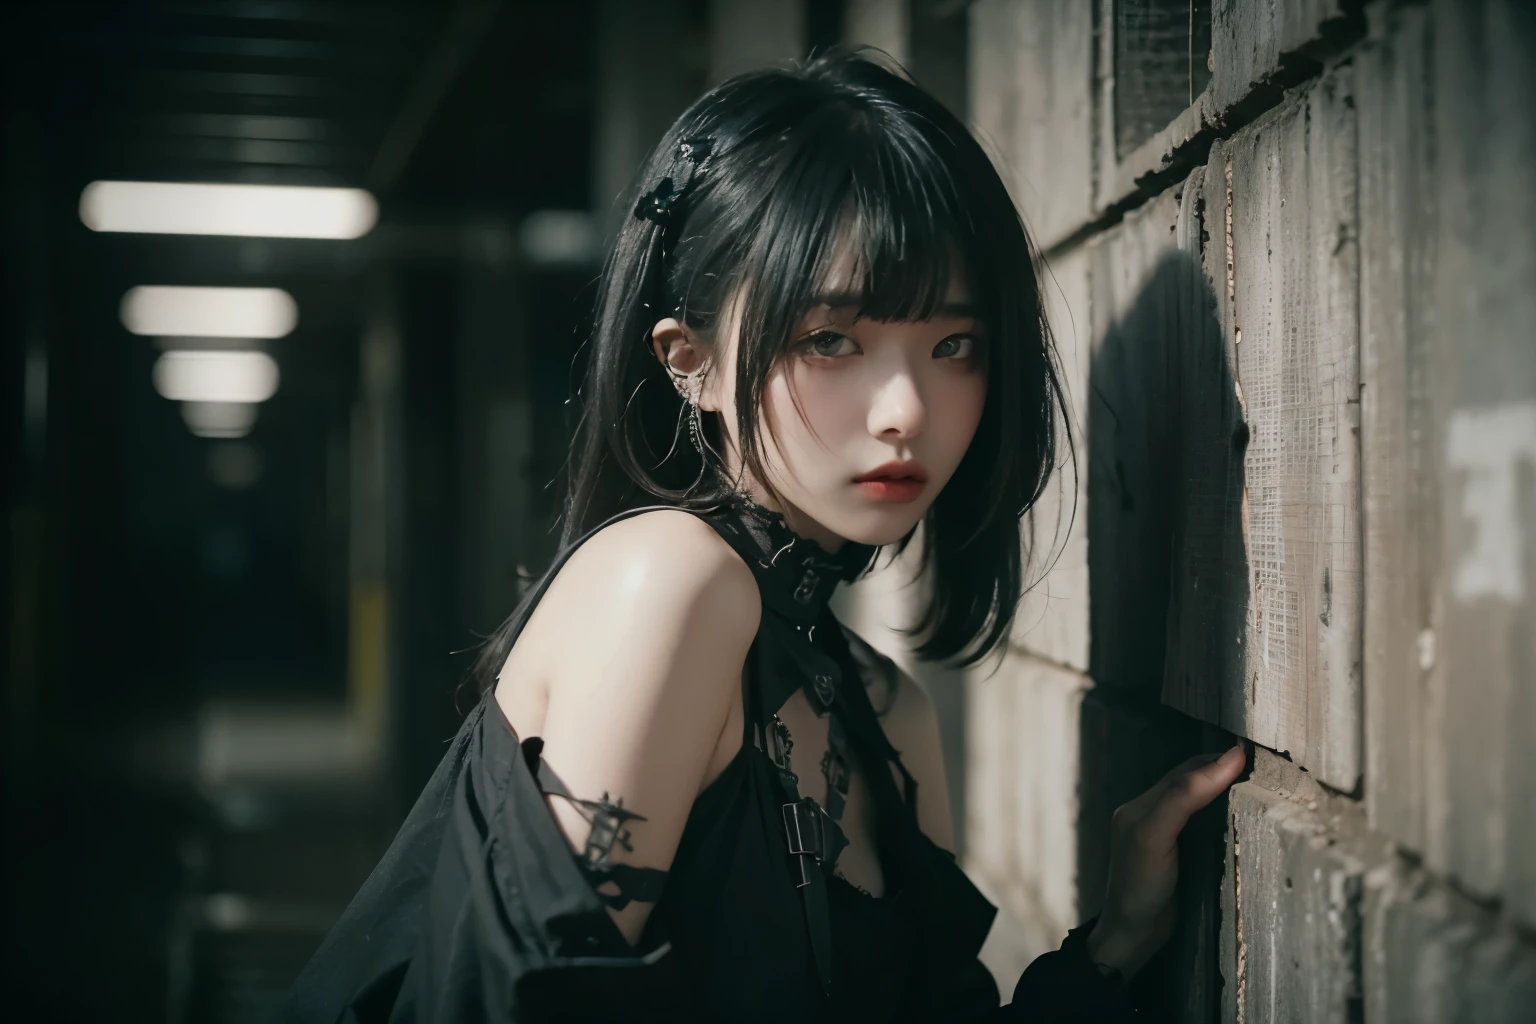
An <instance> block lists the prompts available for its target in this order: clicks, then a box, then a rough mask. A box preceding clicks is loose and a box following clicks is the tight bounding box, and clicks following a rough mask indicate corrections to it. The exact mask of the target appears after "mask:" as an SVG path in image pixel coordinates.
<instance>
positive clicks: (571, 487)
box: [476, 50, 1067, 685]
mask: <svg viewBox="0 0 1536 1024" xmlns="http://www.w3.org/2000/svg"><path fill="white" fill-rule="evenodd" d="M882 56H883V55H878V52H876V53H875V54H871V53H870V51H867V50H859V51H854V52H848V51H843V50H835V51H832V52H830V53H827V54H824V55H821V56H819V57H815V58H812V59H810V60H808V61H805V62H800V63H796V64H793V65H789V66H786V67H780V68H773V69H767V70H761V71H755V72H751V73H748V74H744V75H740V76H738V77H736V78H732V79H730V80H729V81H727V82H724V83H723V84H721V85H719V86H717V87H715V88H714V89H712V90H711V91H710V92H709V93H707V94H706V95H705V96H703V97H702V98H701V99H699V100H698V101H697V102H695V103H694V104H693V106H691V107H690V108H689V109H688V110H687V111H686V112H685V113H683V115H682V116H681V117H679V118H678V119H677V121H676V122H675V123H674V124H673V125H672V127H671V129H669V130H668V132H667V133H666V135H665V136H664V137H663V138H662V140H661V141H660V143H659V144H658V145H657V146H656V148H655V150H654V151H653V152H652V153H651V155H650V157H649V158H648V159H647V160H646V162H645V164H644V165H643V166H642V167H641V169H640V172H639V174H638V175H637V177H636V180H635V183H634V186H633V188H632V189H631V193H630V196H629V198H628V199H627V201H626V206H625V207H624V210H625V213H626V216H625V218H624V223H623V224H622V225H621V226H620V227H619V229H618V233H617V237H616V238H615V240H614V242H613V246H612V249H611V251H610V253H609V256H608V259H607V262H606V264H605V266H604V270H603V275H602V279H601V283H600V286H599V295H598V300H597V309H596V318H595V323H594V327H593V331H592V336H591V339H590V342H589V344H590V350H589V352H588V364H587V369H586V378H585V384H584V386H583V387H582V389H581V391H580V396H581V400H582V418H581V420H580V422H579V424H578V426H577V431H576V436H575V439H574V441H573V444H572V448H571V455H570V460H569V462H568V465H567V481H566V484H567V489H566V504H565V511H564V516H563V523H562V527H563V529H562V533H561V543H562V545H564V544H569V543H570V542H572V541H573V540H575V539H577V538H579V537H580V536H581V535H582V534H583V533H585V532H586V531H587V530H589V529H590V528H592V527H593V526H596V525H597V524H599V523H601V522H602V521H603V520H605V519H606V518H608V517H609V516H612V515H614V514H615V513H617V512H620V511H622V510H624V509H627V508H633V507H637V506H640V505H645V504H661V503H665V504H672V505H678V506H684V507H693V508H707V507H709V506H712V505H715V504H717V503H719V502H720V501H722V500H723V499H725V498H727V497H728V496H730V495H731V494H732V492H733V491H734V489H735V487H736V484H737V482H736V481H732V480H728V479H726V478H725V477H724V475H723V474H722V473H720V472H719V471H718V467H717V466H716V465H714V464H713V462H714V460H712V459H711V458H710V457H709V456H705V457H702V458H701V457H700V455H699V454H698V453H697V452H696V451H695V449H694V448H693V447H692V446H691V445H690V444H688V443H687V441H686V440H685V441H684V442H683V443H681V444H679V443H678V435H679V425H680V422H681V418H682V412H683V408H682V405H681V401H680V399H679V397H678V394H677V392H676V391H675V390H674V388H673V386H672V384H671V382H670V380H669V379H668V374H667V371H666V368H665V367H663V366H662V365H661V363H660V362H659V361H658V360H657V359H656V358H655V356H654V354H653V352H652V350H651V331H652V328H653V327H654V326H655V324H656V323H657V321H658V320H661V319H663V318H665V317H668V316H675V317H677V318H678V320H680V321H681V322H682V323H683V324H684V325H686V326H687V328H688V329H689V332H690V334H692V335H693V336H695V337H696V338H698V339H701V340H702V342H703V344H704V345H705V346H706V347H709V346H711V345H712V343H713V339H714V332H715V329H716V328H717V326H719V323H720V318H721V316H722V314H723V313H724V311H725V308H726V306H727V304H728V303H729V302H730V301H731V300H732V299H733V297H736V296H737V294H738V292H739V293H740V294H739V299H740V301H741V319H740V333H739V343H738V347H737V353H736V370H737V373H736V396H735V400H736V403H735V404H736V410H737V417H738V421H737V424H736V427H737V431H736V433H737V437H738V438H740V440H741V449H742V452H741V454H742V462H743V464H744V468H747V469H750V470H751V471H752V473H753V476H754V477H755V478H756V479H757V480H759V481H766V480H767V475H766V474H765V473H764V472H762V461H761V460H762V447H761V440H760V438H759V436H758V433H757V423H758V410H759V405H760V403H761V398H762V394H763V392H764V389H765V383H766V381H767V380H768V378H769V376H770V374H771V371H772V370H773V369H774V368H775V366H776V365H777V364H778V362H779V361H780V360H781V359H782V358H784V357H785V355H786V349H787V347H788V345H789V342H790V340H791V338H790V336H791V333H792V332H793V331H794V329H795V327H796V325H798V324H799V322H800V321H801V319H802V318H803V317H804V316H805V315H806V314H807V313H808V312H810V310H811V309H812V308H813V306H815V304H816V302H817V299H818V294H819V291H820V288H821V286H823V285H824V284H825V283H826V281H827V277H828V275H829V273H830V271H831V268H832V265H833V260H834V256H835V254H836V252H837V251H839V247H840V246H842V245H851V250H850V251H851V252H852V253H853V255H854V262H855V274H854V280H853V281H852V282H851V287H850V288H849V289H848V290H851V291H852V293H853V294H855V295H857V296H858V297H859V305H860V309H859V315H860V316H863V317H869V318H872V319H876V320H882V321H913V320H924V319H928V318H929V317H931V316H932V315H933V314H934V313H935V312H936V311H937V310H938V309H939V307H940V306H942V305H943V304H944V302H945V300H946V298H947V296H948V293H949V283H950V279H951V277H953V276H954V275H964V278H965V280H966V281H967V283H968V284H969V285H970V291H971V299H972V302H973V303H974V304H975V306H976V316H977V318H978V319H979V320H980V321H981V322H982V323H983V324H984V325H985V327H986V332H987V342H986V345H985V350H986V357H985V358H986V375H987V395H986V402H985V405H984V407H983V411H982V416H981V420H980V423H979V425H978V427H977V431H976V435H975V437H974V439H973V440H972V442H971V445H970V448H969V449H968V450H967V451H966V454H965V456H964V458H963V459H962V460H961V462H960V465H959V467H958V468H957V469H956V471H955V473H954V475H953V476H952V477H951V479H950V480H949V482H948V484H947V485H946V486H945V487H944V489H943V490H942V491H941V492H940V493H939V495H938V497H937V498H936V499H935V501H934V503H933V505H932V506H931V507H930V509H929V510H928V512H927V513H926V515H925V518H924V520H923V540H924V545H923V547H924V550H923V557H922V563H921V569H920V572H921V573H922V574H923V575H925V576H927V577H928V579H929V587H928V593H929V594H930V596H931V600H930V602H929V605H928V607H927V608H926V609H925V610H924V611H923V614H922V615H921V616H920V618H919V620H918V622H917V623H916V624H915V626H914V627H913V628H912V629H911V630H910V631H909V632H910V633H911V634H912V635H914V636H919V637H921V643H920V645H919V646H918V647H917V649H916V653H917V655H918V656H919V657H920V658H923V659H925V660H930V661H937V660H944V659H948V660H951V661H953V662H954V663H956V664H957V665H971V664H974V663H976V662H977V661H980V660H981V659H983V658H984V657H986V656H987V655H988V654H989V653H990V652H992V651H993V650H994V649H996V648H997V646H998V645H999V644H1000V643H1002V642H1004V640H1005V639H1006V637H1007V636H1008V633H1009V630H1010V628H1011V624H1012V620H1013V616H1014V611H1015V608H1016V606H1017V605H1018V602H1019V598H1020V595H1021V593H1022V590H1023V574H1024V568H1025V560H1024V554H1023V547H1022V545H1023V538H1022V536H1021V534H1022V528H1023V527H1022V523H1021V518H1022V517H1023V515H1024V514H1025V513H1026V512H1027V511H1028V510H1029V509H1030V508H1031V507H1032V506H1033V504H1034V503H1035V501H1036V500H1037V499H1038V498H1039V496H1040V494H1041V492H1042V490H1043V489H1044V486H1045V483H1046V481H1047V479H1048V477H1049V475H1050V472H1051V470H1052V468H1053V467H1054V465H1055V452H1056V444H1057V430H1058V429H1062V430H1064V431H1065V430H1066V428H1067V421H1066V416H1065V415H1064V414H1065V404H1064V398H1063V395H1062V391H1061V387H1060V382H1059V376H1058V371H1057V367H1056V361H1055V355H1054V348H1053V345H1052V342H1051V336H1050V330H1049V327H1048V325H1047V323H1046V320H1045V315H1044V310H1043V307H1042V303H1041V299H1040V288H1039V284H1038V281H1037V278H1036V275H1035V269H1034V266H1035V264H1034V255H1035V254H1034V252H1033V250H1032V247H1031V243H1030V241H1029V238H1028V236H1027V234H1026V232H1025V229H1024V225H1023V222H1022V221H1021V219H1020V217H1019V214H1018V211H1017V210H1016V208H1015V207H1014V205H1013V202H1012V200H1011V198H1010V197H1009V194H1008V191H1007V189H1006V188H1005V186H1004V185H1003V182H1002V180H1001V179H1000V178H999V176H998V174H997V171H996V169H995V168H994V167H993V166H992V163H991V161H990V160H989V159H988V158H987V156H986V154H985V153H984V152H983V150H982V148H981V146H980V145H979V144H978V143H977V142H976V140H975V139H974V138H973V137H972V136H971V134H970V132H969V131H967V129H966V128H965V126H964V125H963V124H962V123H961V122H960V121H959V120H958V119H957V118H956V117H955V116H954V115H953V114H952V113H950V112H949V111H948V110H947V109H946V108H945V107H944V106H943V105H942V104H941V103H939V102H938V101H937V100H935V99H934V98H933V97H932V96H930V95H929V94H928V93H927V92H925V91H924V90H923V89H921V88H920V87H918V86H917V85H916V84H914V83H913V82H912V81H910V80H909V79H908V78H906V77H904V75H903V74H901V73H900V72H899V69H897V68H895V66H894V65H891V66H886V64H885V63H884V62H883V61H882V59H881V57H882ZM691 140H707V141H706V142H705V145H707V147H708V155H707V157H705V158H703V159H702V162H697V161H698V160H699V157H698V149H697V146H695V147H693V149H691V150H690V147H689V146H688V145H686V144H687V143H690V141H691ZM690 154H691V156H690ZM680 183H685V184H687V186H688V187H687V188H686V191H682V192H679V191H676V190H677V189H678V188H679V186H680ZM658 186H660V189H661V193H662V194H663V195H666V194H668V189H669V188H671V189H672V190H673V192H672V195H673V199H672V202H671V204H670V208H669V209H668V210H667V211H666V214H667V215H666V216H654V217H645V216H641V215H639V213H637V214H636V215H635V216H628V215H627V214H628V211H629V210H634V209H636V203H637V200H639V197H642V196H645V197H647V198H646V208H647V209H649V208H652V207H654V206H655V204H654V202H653V201H652V200H653V198H654V196H655V195H656V194H657V189H658ZM839 290H840V291H841V290H844V289H841V288H840V289H839ZM1058 411H1060V412H1061V413H1063V415H1062V417H1061V421H1060V424H1059V425H1058V421H1057V413H1058ZM715 420H716V417H715V416H714V415H706V416H705V424H704V432H705V436H706V439H707V440H708V442H709V447H710V448H712V449H713V450H714V451H716V452H718V451H720V450H721V440H722V433H721V431H720V429H719V424H718V423H716V422H714V421H715ZM914 532H915V531H914ZM912 536H913V534H912V533H909V534H908V535H907V536H906V537H904V538H902V539H901V541H900V542H899V545H898V550H902V549H904V548H905V547H906V545H907V544H908V542H909V541H910V540H911V539H912ZM866 568H867V567H866ZM515 619H516V616H514V618H513V620H509V623H508V626H504V627H503V629H502V630H501V631H500V632H499V633H498V634H496V635H495V636H493V637H492V639H491V641H490V643H488V644H487V646H486V648H485V649H484V651H483V652H482V656H481V659H480V661H479V662H478V663H477V665H476V674H477V675H478V676H479V678H480V681H481V684H482V685H491V684H492V683H493V682H494V678H495V675H496V673H497V672H499V671H500V668H501V663H502V661H503V660H504V659H505V657H506V655H507V653H508V650H509V648H510V645H511V641H512V640H513V639H514V638H513V637H511V636H509V635H508V634H509V632H510V625H511V622H512V621H514V620H515Z"/></svg>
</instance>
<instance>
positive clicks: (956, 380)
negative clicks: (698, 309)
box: [701, 275, 987, 550]
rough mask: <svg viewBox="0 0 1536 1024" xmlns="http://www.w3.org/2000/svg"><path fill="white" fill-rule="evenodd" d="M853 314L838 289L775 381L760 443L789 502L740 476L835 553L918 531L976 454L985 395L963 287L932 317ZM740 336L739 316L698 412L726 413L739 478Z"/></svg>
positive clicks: (724, 336)
mask: <svg viewBox="0 0 1536 1024" xmlns="http://www.w3.org/2000/svg"><path fill="white" fill-rule="evenodd" d="M837 276H838V275H834V280H835V279H836V277H837ZM844 279H846V277H845V278H844ZM856 312H857V297H848V296H846V295H840V294H838V292H837V291H836V288H835V286H834V288H833V289H832V290H830V291H829V293H828V294H826V295H825V296H824V297H823V301H822V303H821V304H820V305H818V306H817V307H816V308H814V309H812V311H811V312H810V313H809V314H808V315H807V316H806V317H805V319H804V320H802V321H801V323H800V324H799V326H798V328H797V330H796V331H795V334H794V336H793V338H792V340H791V343H790V347H789V351H788V353H787V354H786V357H785V358H784V359H783V360H782V361H781V362H780V364H779V365H778V366H777V367H776V368H775V369H774V370H773V372H772V374H771V375H770V376H769V378H768V381H767V384H766V387H765V389H764V395H763V403H762V407H761V409H760V410H759V436H760V437H761V440H762V448H763V454H764V466H765V469H766V470H767V475H768V480H767V483H768V484H770V485H771V486H772V488H773V489H774V490H775V491H776V492H777V493H778V494H779V495H781V496H782V497H783V499H784V500H783V502H773V501H772V500H771V499H769V498H768V497H767V495H766V493H765V491H764V490H763V489H762V487H761V483H762V481H756V480H753V479H751V478H750V477H748V478H744V485H745V486H746V487H747V489H748V490H749V491H751V492H752V493H753V497H754V498H755V499H756V500H758V501H760V502H762V503H763V504H765V505H768V506H770V507H775V506H782V505H786V504H787V506H788V507H787V508H786V507H780V508H779V511H782V512H784V513H785V515H786V518H787V519H788V521H789V525H790V526H791V527H792V528H793V529H795V530H796V531H797V532H798V533H800V534H801V535H802V536H806V537H810V538H811V539H813V540H816V541H818V542H819V543H821V544H822V545H823V546H824V547H827V548H828V549H829V550H834V549H836V548H837V547H838V546H840V545H841V543H842V542H843V541H844V540H852V541H856V542H858V543H863V544H889V543H893V542H894V541H897V540H899V539H900V538H901V537H902V536H904V535H905V534H906V533H907V532H908V531H909V530H911V529H912V527H914V526H915V525H916V524H917V523H918V521H919V520H920V519H922V517H923V514H924V513H925V512H926V511H927V510H928V507H929V506H930V505H931V504H933V500H934V498H935V497H936V496H937V495H938V493H939V491H940V490H942V489H943V487H944V485H945V484H946V483H948V481H949V478H950V477H951V476H952V475H953V474H954V472H955V468H956V467H957V466H958V465H959V464H960V460H961V458H962V457H963V456H964V455H965V452H966V449H967V448H969V447H970V444H971V439H972V437H974V436H975V433H976V426H977V424H978V423H979V422H980V420H981V411H982V406H983V404H984V403H985V401H986V394H987V385H986V364H985V345H984V341H985V339H984V335H983V333H982V327H981V325H980V323H979V322H978V321H977V320H976V319H975V317H974V315H973V311H972V309H971V307H970V296H969V295H968V294H967V290H966V287H965V285H964V284H963V283H960V282H957V283H956V284H954V285H952V287H951V289H950V294H949V296H948V299H947V301H946V303H945V305H944V307H943V308H941V309H940V310H939V311H938V312H937V313H936V314H935V316H934V317H933V319H931V320H924V321H918V322H906V323H887V322H882V321H878V320H866V319H856ZM736 335H737V327H736V317H735V316H734V315H733V316H731V317H729V318H727V323H726V326H725V329H723V330H721V331H720V333H719V336H718V345H717V350H716V352H715V353H714V358H713V359H712V360H711V363H712V367H711V370H710V372H709V376H708V377H707V378H706V383H705V392H704V400H703V402H702V403H701V405H702V407H703V408H705V409H707V410H712V411H718V412H719V413H720V414H721V417H720V418H721V424H722V426H723V427H724V429H725V430H726V433H727V434H728V436H729V441H730V451H729V452H728V453H727V454H728V459H729V461H730V469H731V470H732V471H733V472H737V471H739V468H740V460H739V456H738V454H737V453H738V452H739V444H738V443H737V438H736V436H735V426H736V410H735V405H734V396H735V386H736V384H735V367H736V355H735V346H736ZM710 378H713V379H710ZM872 476H873V477H874V478H873V479H871V477H872Z"/></svg>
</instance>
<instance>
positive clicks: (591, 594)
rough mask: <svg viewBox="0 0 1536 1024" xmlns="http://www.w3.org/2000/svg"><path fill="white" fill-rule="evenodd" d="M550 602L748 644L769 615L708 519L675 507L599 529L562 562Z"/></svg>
mask: <svg viewBox="0 0 1536 1024" xmlns="http://www.w3.org/2000/svg"><path fill="white" fill-rule="evenodd" d="M544 601H545V602H547V603H550V604H552V605H553V606H555V607H563V608H565V609H569V610H572V611H577V612H579V614H581V615H582V616H583V617H584V618H586V619H587V620H588V622H589V623H593V624H595V623H599V622H602V623H606V624H607V625H610V626H613V625H617V624H618V623H617V622H616V621H615V619H614V617H613V616H614V615H617V616H618V617H619V619H620V620H623V619H628V618H630V617H631V615H638V616H639V617H640V618H641V619H642V620H643V621H644V622H645V623H647V624H648V626H649V629H650V630H651V631H653V632H655V633H658V634H665V633H668V632H672V631H684V630H686V631H690V632H698V631H714V630H724V631H725V633H726V636H727V637H728V638H730V637H734V638H738V639H739V638H743V637H744V638H746V640H748V641H750V639H751V637H752V636H753V635H754V634H755V633H756V632H757V625H758V621H759V620H760V618H761V615H762V608H761V601H760V598H759V595H758V590H757V582H756V580H755V579H753V576H752V570H751V569H749V568H748V567H747V564H746V563H745V562H743V561H742V560H741V557H740V556H739V555H737V554H736V552H735V551H734V550H733V549H732V548H731V546H730V545H729V544H727V543H726V542H725V541H724V540H723V539H721V537H720V535H719V534H717V533H716V532H715V531H714V529H713V528H711V527H710V525H709V524H708V523H706V522H704V521H703V520H702V519H700V518H699V517H698V516H695V515H693V514H692V513H690V512H684V511H681V510H674V509H661V510H658V511H655V512H645V513H642V514H641V515H638V516H632V517H631V518H629V519H625V520H621V521H620V522H617V523H614V524H612V525H611V526H607V527H605V528H604V529H602V530H599V531H598V532H597V533H596V534H594V535H593V536H592V537H590V538H588V539H587V541H586V543H584V544H583V545H582V546H581V547H580V548H579V549H577V551H576V552H575V553H574V554H573V555H572V556H571V558H570V561H568V562H567V563H566V564H565V566H564V567H562V569H561V570H560V572H559V574H558V575H557V576H556V577H555V579H554V581H553V582H552V583H551V585H550V589H549V592H548V593H547V594H546V595H545V598H544ZM599 616H602V617H599Z"/></svg>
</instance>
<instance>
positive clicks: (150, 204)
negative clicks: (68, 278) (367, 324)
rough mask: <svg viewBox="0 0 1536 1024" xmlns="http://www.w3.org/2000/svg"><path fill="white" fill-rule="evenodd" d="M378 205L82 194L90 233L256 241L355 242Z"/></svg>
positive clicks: (289, 188) (235, 195)
mask: <svg viewBox="0 0 1536 1024" xmlns="http://www.w3.org/2000/svg"><path fill="white" fill-rule="evenodd" d="M378 219H379V204H378V203H377V202H375V201H374V198H373V195H372V194H371V193H369V192H366V191H364V190H363V189H360V188H313V187H308V186H297V185H205V184H193V183H186V184H182V183H178V182H170V181H93V182H91V183H90V184H89V185H87V186H85V190H84V191H83V192H81V193H80V220H81V222H82V223H84V224H85V226H86V227H88V228H90V229H91V230H92V231H132V232H139V233H143V234H154V235H248V236H256V237H261V238H361V237H362V236H363V235H366V234H367V233H368V232H369V231H371V230H373V226H374V224H376V223H377V222H378Z"/></svg>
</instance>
